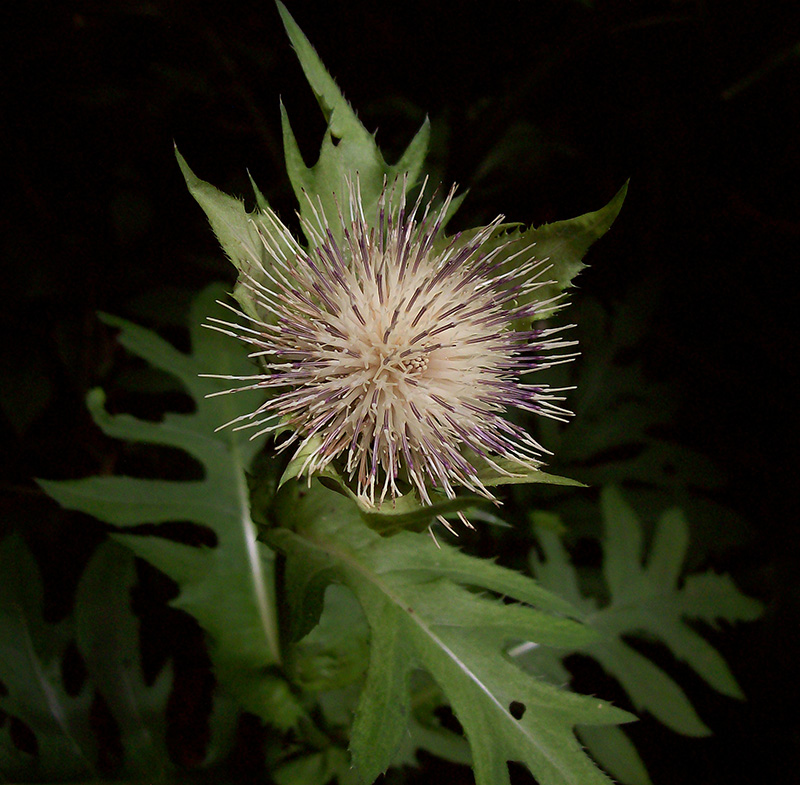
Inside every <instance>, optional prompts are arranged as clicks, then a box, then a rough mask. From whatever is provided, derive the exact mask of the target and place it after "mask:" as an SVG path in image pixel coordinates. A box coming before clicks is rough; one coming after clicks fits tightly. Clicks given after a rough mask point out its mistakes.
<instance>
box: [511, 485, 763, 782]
mask: <svg viewBox="0 0 800 785" xmlns="http://www.w3.org/2000/svg"><path fill="white" fill-rule="evenodd" d="M602 511H603V521H604V530H605V536H604V539H603V554H604V559H603V575H604V577H605V581H606V584H607V586H608V589H609V592H610V599H609V602H608V604H607V605H606V606H605V607H598V603H597V600H596V599H594V598H592V597H584V596H583V595H582V593H581V590H580V587H579V583H578V575H577V572H576V570H575V568H574V567H573V566H572V565H571V564H570V562H569V556H568V554H567V552H566V550H565V548H564V546H563V544H562V542H561V540H560V538H559V536H558V533H557V531H556V529H555V528H554V527H553V526H552V525H537V526H536V533H537V539H538V540H539V543H540V545H541V547H542V550H543V552H544V559H541V560H540V559H539V557H538V556H537V555H536V554H535V553H534V554H532V556H531V563H532V567H533V571H534V574H535V575H536V577H537V578H538V579H539V581H541V583H542V585H543V586H546V587H547V588H549V589H550V590H551V591H553V592H556V593H558V594H560V595H561V596H562V597H564V598H566V599H569V600H570V601H571V602H572V603H573V604H574V605H575V606H576V607H578V608H580V609H581V616H580V618H582V619H583V621H584V622H585V623H586V624H588V625H589V626H591V627H593V628H594V629H596V630H597V631H598V632H600V633H601V637H600V638H599V639H598V640H596V641H594V642H592V643H590V644H589V645H588V646H582V647H580V648H579V649H578V650H577V651H580V652H581V653H583V654H587V655H588V656H590V657H592V658H594V659H595V660H597V661H598V662H599V663H600V665H601V666H602V667H603V668H604V669H605V670H606V671H607V672H608V673H609V674H611V675H612V676H614V677H615V678H616V679H617V680H618V681H619V682H620V684H621V685H622V687H623V688H624V689H625V691H626V692H627V693H628V695H629V697H630V699H631V701H632V703H633V705H634V706H635V707H636V709H637V710H639V711H648V712H650V713H651V714H652V715H653V716H654V717H655V718H656V719H658V720H659V721H660V722H661V723H663V724H664V725H666V726H667V727H669V728H671V729H672V730H674V731H676V732H678V733H682V734H685V735H689V736H703V735H707V734H708V733H710V731H709V729H708V728H707V727H706V725H705V724H704V723H703V722H702V720H701V719H700V718H699V717H698V715H697V712H696V711H695V709H694V707H693V706H692V704H691V703H690V701H689V699H688V698H687V697H686V694H685V693H684V691H683V690H682V689H681V687H680V686H679V685H678V684H677V683H676V682H675V681H674V680H673V679H672V677H670V676H669V675H668V674H667V673H666V672H664V670H662V669H661V668H660V667H658V666H656V665H655V664H654V663H652V662H651V661H650V660H649V659H647V657H645V656H644V655H642V654H640V653H639V652H638V651H636V650H635V649H633V648H632V647H631V646H629V645H628V643H626V641H625V639H626V638H628V637H631V636H641V637H645V638H647V639H650V640H652V639H655V640H657V641H659V642H661V643H663V644H664V645H665V646H666V647H667V648H668V649H669V650H670V652H671V653H672V654H673V655H674V656H675V658H676V659H678V660H680V661H683V662H685V663H686V664H687V665H688V666H689V667H690V668H692V670H694V671H695V672H696V673H697V674H698V675H699V676H700V677H701V678H702V679H704V680H705V681H706V683H708V684H709V685H710V686H711V687H713V688H714V689H715V690H717V691H718V692H721V693H723V694H724V695H728V696H730V697H733V698H741V697H743V696H742V693H741V690H740V689H739V686H738V685H737V683H736V680H735V679H734V677H733V674H732V673H731V672H730V669H729V668H728V666H727V664H726V663H725V661H724V660H723V658H722V657H721V655H720V654H719V653H718V652H717V651H716V649H714V648H713V647H712V646H711V644H709V643H708V642H707V641H706V640H705V639H704V638H703V637H701V636H700V635H699V634H698V633H697V632H696V631H695V630H694V629H693V628H692V626H690V625H689V624H688V623H687V620H688V619H698V620H701V621H705V622H706V623H708V624H713V623H715V621H716V620H717V619H725V620H726V621H728V622H735V621H752V620H754V619H756V618H757V617H758V616H759V615H760V613H761V604H760V603H759V602H757V601H756V600H753V599H751V598H749V597H746V596H744V595H743V594H741V593H740V592H739V591H738V590H737V589H736V587H735V586H734V585H733V582H732V581H731V579H730V577H729V576H725V575H715V574H714V573H711V572H708V573H704V574H702V575H692V576H689V577H688V578H687V579H686V581H685V583H684V584H683V586H681V585H680V578H681V573H682V568H683V563H684V560H685V557H686V553H687V549H688V543H689V534H688V526H687V523H686V521H685V519H684V517H683V514H682V513H681V512H680V511H678V510H671V511H668V512H666V513H664V514H663V515H662V516H661V519H660V520H659V522H658V525H657V527H656V531H655V534H654V537H653V541H652V545H651V547H650V551H649V555H647V558H645V549H644V544H643V543H644V538H643V533H642V526H641V523H640V522H639V519H638V517H637V515H636V514H635V512H634V511H633V510H632V509H631V508H630V507H629V506H628V505H627V504H626V503H625V501H624V500H623V498H622V496H621V495H620V493H619V492H618V491H617V490H615V489H614V488H611V487H609V488H605V489H604V490H603V492H602ZM534 523H536V524H539V523H540V520H539V516H537V515H534ZM518 655H519V656H520V659H521V660H522V659H524V660H525V661H526V662H527V663H528V665H529V666H531V667H534V668H538V667H540V666H541V665H542V663H547V661H548V660H549V659H550V658H552V657H554V656H557V657H559V658H560V657H563V656H565V654H564V653H557V654H554V653H552V652H548V651H547V650H545V649H544V648H542V647H538V648H533V649H531V648H527V649H525V648H524V647H520V648H519V650H518ZM544 667H551V666H548V665H547V664H545V666H544ZM601 736H602V734H599V735H598V734H594V735H593V736H592V738H589V737H587V738H586V743H587V745H589V747H590V748H592V744H593V743H594V742H595V741H597V739H599V738H600V737H601ZM600 743H601V744H604V745H608V744H609V739H608V738H603V739H601V741H600ZM613 743H614V745H615V748H616V750H617V752H616V753H613V754H617V755H618V756H620V757H625V756H628V753H625V752H624V747H622V746H621V745H620V741H619V740H618V739H617V740H616V741H615V742H613ZM631 749H632V748H631ZM593 751H594V750H593ZM608 753H609V750H608V749H606V750H605V754H606V755H608ZM632 754H633V753H630V755H632ZM600 756H601V750H598V752H597V757H598V759H599V758H600ZM608 760H609V761H611V760H613V757H609V758H608ZM637 761H638V756H637V758H636V760H633V759H632V758H631V757H630V756H628V761H627V764H626V765H627V766H629V774H630V776H629V774H625V775H624V776H623V768H625V767H622V768H620V765H621V764H620V762H619V761H618V762H617V764H614V765H613V766H612V764H610V763H609V766H610V767H611V771H612V772H613V773H614V774H615V776H617V777H619V778H620V779H622V780H623V781H624V782H628V783H638V782H644V781H645V780H642V779H641V777H640V775H636V774H633V773H631V772H635V771H637V770H639V767H640V761H639V762H637ZM625 777H629V778H628V779H626V778H625Z"/></svg>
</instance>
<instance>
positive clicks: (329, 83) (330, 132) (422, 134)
mask: <svg viewBox="0 0 800 785" xmlns="http://www.w3.org/2000/svg"><path fill="white" fill-rule="evenodd" d="M278 11H279V12H280V15H281V18H282V19H283V24H284V27H285V28H286V33H287V34H288V36H289V39H290V40H291V42H292V46H293V47H294V50H295V53H296V54H297V58H298V60H299V61H300V65H301V66H302V68H303V72H304V73H305V75H306V79H307V80H308V83H309V85H311V89H312V90H313V91H314V95H315V96H316V97H317V101H318V102H319V105H320V108H321V109H322V113H323V115H324V116H325V120H326V121H327V123H328V128H327V131H326V132H325V136H324V138H323V141H322V149H321V150H320V155H319V159H318V160H317V163H316V164H314V166H312V167H307V166H306V165H305V162H304V161H303V158H302V155H301V154H300V149H299V147H298V146H297V141H296V139H295V136H294V133H293V131H292V128H291V125H290V123H289V117H288V115H287V113H286V110H285V108H284V106H283V104H281V123H282V125H283V144H284V151H285V156H286V169H287V172H288V173H289V179H290V181H291V183H292V187H293V189H294V192H295V196H296V197H297V201H298V202H299V204H300V214H301V216H303V217H304V218H307V219H308V220H310V221H311V222H312V223H314V224H316V220H315V219H314V215H313V210H312V209H311V205H310V204H309V201H308V198H307V196H306V194H307V195H308V197H310V198H311V199H313V202H314V205H315V206H317V205H318V204H321V206H322V211H323V212H324V214H325V217H326V218H327V220H328V221H329V222H330V223H331V228H332V230H333V233H334V236H337V237H338V236H339V235H340V233H341V228H340V227H338V226H337V221H336V217H337V215H338V212H339V209H340V206H341V208H342V209H344V205H345V204H346V203H347V194H348V186H347V182H346V180H347V178H350V179H352V178H354V177H356V176H357V178H358V183H359V185H360V189H361V197H362V203H363V205H364V214H365V216H366V218H367V220H368V221H371V220H372V218H373V216H374V214H375V207H376V205H377V203H378V197H379V195H380V192H381V190H382V188H383V183H384V179H388V181H389V182H392V181H393V180H394V179H395V178H397V177H400V176H403V175H406V176H407V178H408V187H409V188H411V187H413V186H414V184H415V183H416V182H417V179H418V178H419V175H420V172H421V171H422V164H423V161H424V159H425V154H426V153H427V149H428V141H429V139H430V124H429V122H428V120H427V119H426V120H425V122H424V123H423V125H422V127H421V128H420V130H419V131H418V132H417V134H416V136H415V137H414V139H412V141H411V143H410V144H409V146H408V148H407V149H406V151H405V152H404V153H403V155H402V156H401V157H400V160H399V161H398V162H397V163H396V164H395V165H394V166H390V165H388V164H387V163H386V161H384V159H383V156H382V155H381V152H380V150H379V149H378V145H377V144H376V143H375V138H374V137H373V136H372V135H371V134H370V133H369V132H368V131H367V129H366V128H364V125H363V124H362V123H361V121H360V120H359V119H358V117H357V116H356V113H355V112H354V111H353V109H352V108H351V107H350V104H348V103H347V101H346V100H345V98H344V96H343V95H342V93H341V91H340V90H339V88H338V87H337V86H336V83H335V82H334V81H333V78H332V77H331V76H330V74H329V73H328V71H327V70H326V69H325V66H324V65H323V64H322V61H321V60H320V59H319V56H318V55H317V53H316V51H315V50H314V48H313V47H312V46H311V44H310V43H309V41H308V39H307V38H306V37H305V35H304V34H303V32H302V31H301V30H300V28H299V27H298V26H297V23H296V22H295V21H294V19H293V18H292V16H291V14H290V13H289V12H288V11H287V10H286V7H285V6H284V5H283V3H281V2H278ZM318 198H319V200H320V202H319V203H318V202H317V199H318ZM337 200H338V205H337ZM308 239H309V242H312V238H311V237H309V238H308Z"/></svg>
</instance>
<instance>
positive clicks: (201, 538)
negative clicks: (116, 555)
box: [117, 521, 219, 548]
mask: <svg viewBox="0 0 800 785" xmlns="http://www.w3.org/2000/svg"><path fill="white" fill-rule="evenodd" d="M117 531H119V532H121V533H124V534H133V535H136V536H142V537H148V536H151V535H154V536H156V537H163V538H164V539H165V540H171V541H172V542H179V543H181V544H182V545H191V546H193V547H195V548H200V547H206V548H216V547H217V545H218V544H219V540H218V539H217V534H216V532H215V531H214V530H213V529H210V528H209V527H208V526H203V525H201V524H199V523H194V522H193V521H165V522H164V523H143V524H142V525H141V526H135V527H133V528H132V529H117Z"/></svg>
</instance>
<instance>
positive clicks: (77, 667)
mask: <svg viewBox="0 0 800 785" xmlns="http://www.w3.org/2000/svg"><path fill="white" fill-rule="evenodd" d="M61 681H62V682H63V683H64V690H65V692H66V693H67V695H71V696H72V697H73V698H74V697H75V696H76V695H78V694H79V693H80V691H81V689H83V685H84V684H85V682H86V664H85V663H84V661H83V657H81V654H80V652H79V651H78V647H77V646H76V645H75V642H74V641H70V642H69V643H68V644H67V647H66V648H65V649H64V655H63V657H62V658H61Z"/></svg>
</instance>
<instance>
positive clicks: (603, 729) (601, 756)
mask: <svg viewBox="0 0 800 785" xmlns="http://www.w3.org/2000/svg"><path fill="white" fill-rule="evenodd" d="M578 736H579V737H580V739H581V741H582V742H583V743H584V744H585V745H586V746H587V747H588V749H589V751H590V752H591V753H592V757H593V758H594V759H595V760H596V761H597V762H598V763H599V764H600V765H601V766H602V767H603V768H604V769H605V770H606V771H610V772H613V774H614V776H615V777H617V778H618V779H619V780H620V781H621V782H624V783H625V785H652V780H651V779H650V775H649V774H648V773H647V769H646V768H645V766H644V763H642V759H641V758H640V757H639V753H638V752H637V751H636V748H635V747H634V746H633V742H631V740H630V739H629V738H628V737H627V736H626V735H625V733H623V732H622V730H621V729H620V728H618V727H616V726H615V725H603V726H600V725H594V726H591V725H587V726H585V727H581V728H578Z"/></svg>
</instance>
